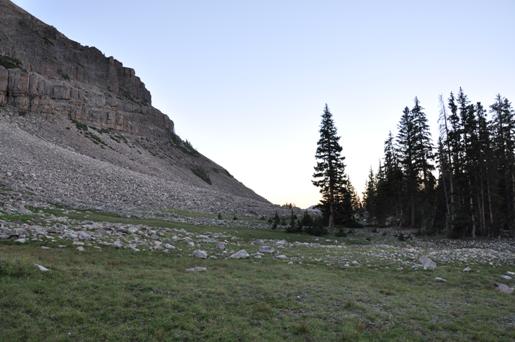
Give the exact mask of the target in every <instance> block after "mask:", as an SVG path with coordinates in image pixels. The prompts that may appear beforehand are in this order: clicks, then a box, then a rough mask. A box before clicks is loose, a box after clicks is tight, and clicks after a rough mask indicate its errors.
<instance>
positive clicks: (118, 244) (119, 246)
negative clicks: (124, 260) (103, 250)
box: [113, 240, 123, 248]
mask: <svg viewBox="0 0 515 342" xmlns="http://www.w3.org/2000/svg"><path fill="white" fill-rule="evenodd" d="M113 247H114V248H122V247H123V243H122V242H121V241H120V240H116V241H115V242H113Z"/></svg>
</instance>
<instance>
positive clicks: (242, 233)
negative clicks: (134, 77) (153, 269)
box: [30, 208, 362, 243]
mask: <svg viewBox="0 0 515 342" xmlns="http://www.w3.org/2000/svg"><path fill="white" fill-rule="evenodd" d="M30 209H31V210H33V211H34V212H36V213H39V214H52V215H55V216H59V217H68V218H70V219H73V220H79V221H96V222H110V223H124V224H142V225H147V226H151V227H160V228H178V229H181V228H182V229H186V230H188V231H191V232H195V233H205V232H217V233H228V234H231V235H233V236H236V237H238V238H240V239H243V240H245V241H252V240H256V239H276V240H281V239H284V240H287V241H302V242H315V241H317V240H316V237H313V236H310V235H306V234H297V233H285V232H284V231H283V230H268V229H267V230H265V229H251V228H248V227H237V226H234V227H233V226H231V227H222V226H207V225H206V226H203V225H193V224H189V223H184V222H174V221H168V220H164V219H155V218H137V217H123V216H120V215H117V214H114V213H107V212H98V211H90V210H67V209H62V208H54V209H36V208H30ZM171 210H173V211H174V212H175V213H180V215H181V216H190V215H192V214H193V213H195V215H199V217H200V215H209V214H205V213H201V212H191V211H187V210H186V211H183V210H177V209H171ZM188 214H189V215H188ZM206 217H207V216H206ZM336 239H342V238H336ZM349 241H350V240H349ZM356 241H359V243H362V241H361V240H359V239H356Z"/></svg>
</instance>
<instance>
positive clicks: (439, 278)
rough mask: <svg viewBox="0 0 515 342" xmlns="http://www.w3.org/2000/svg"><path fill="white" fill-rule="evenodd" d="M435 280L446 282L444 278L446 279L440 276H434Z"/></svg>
mask: <svg viewBox="0 0 515 342" xmlns="http://www.w3.org/2000/svg"><path fill="white" fill-rule="evenodd" d="M435 281H436V282H438V283H446V282H447V280H446V279H444V278H441V277H436V278H435Z"/></svg>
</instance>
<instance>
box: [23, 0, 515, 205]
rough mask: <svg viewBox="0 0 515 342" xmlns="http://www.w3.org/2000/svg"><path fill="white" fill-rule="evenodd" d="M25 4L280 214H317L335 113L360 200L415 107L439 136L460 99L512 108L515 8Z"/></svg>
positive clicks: (152, 1)
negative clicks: (454, 96)
mask: <svg viewBox="0 0 515 342" xmlns="http://www.w3.org/2000/svg"><path fill="white" fill-rule="evenodd" d="M15 2H16V3H17V4H19V5H20V6H22V7H23V8H25V9H26V10H28V11H29V12H31V13H32V14H33V15H35V16H37V17H38V18H40V19H42V20H43V21H45V22H47V23H49V24H51V25H53V26H55V27H56V28H57V29H59V30H60V31H61V32H63V33H64V34H65V35H67V36H68V37H69V38H71V39H74V40H77V41H79V42H80V43H82V44H85V45H94V46H96V47H98V48H99V49H100V50H102V51H103V52H104V53H105V54H106V55H107V56H111V55H113V56H115V57H116V58H117V59H119V60H120V61H122V62H123V63H124V65H126V66H129V67H132V68H134V69H136V72H137V74H138V75H139V76H140V77H141V78H142V79H143V81H144V82H145V83H146V85H147V87H148V88H149V90H150V91H151V92H152V96H153V104H154V106H156V107H157V108H159V109H160V110H162V111H163V112H165V113H167V114H168V115H169V116H170V117H171V118H172V119H173V120H174V122H175V124H176V129H177V132H178V133H179V135H181V136H182V137H184V138H186V139H188V140H190V141H191V142H192V144H193V145H194V146H195V147H196V148H197V149H198V150H199V151H201V152H202V153H203V154H205V155H206V156H208V157H209V158H211V159H213V160H214V161H216V162H218V163H219V164H221V165H223V166H224V167H226V168H227V169H228V170H229V171H230V172H231V173H232V174H234V175H235V176H236V177H237V178H238V179H239V180H241V181H242V182H244V183H245V184H246V185H248V186H249V187H251V188H253V189H254V190H255V191H256V192H258V193H259V194H261V195H263V196H265V197H266V198H268V199H269V200H271V201H273V202H275V203H279V204H282V203H285V202H294V203H296V204H298V205H300V206H308V205H311V204H315V203H316V202H317V201H318V198H319V196H318V190H317V189H316V188H314V187H313V186H312V185H311V175H312V173H313V165H314V152H315V148H316V141H317V137H318V125H319V121H320V115H321V113H322V110H323V106H324V104H325V103H326V102H327V103H328V104H329V108H330V110H331V111H332V112H333V114H334V117H335V121H336V124H337V127H338V130H339V133H340V135H342V139H343V140H342V145H343V148H344V150H343V153H344V155H345V156H346V157H347V160H346V162H347V165H348V167H347V171H348V173H349V174H350V177H351V180H352V181H353V183H354V184H355V186H356V188H357V189H358V190H359V191H360V192H361V191H362V189H363V186H364V183H365V180H366V177H367V173H368V169H369V168H370V166H371V165H372V166H373V167H374V169H375V168H376V166H377V164H378V160H379V158H380V157H381V156H382V149H383V141H384V139H385V138H386V136H387V134H388V131H389V130H396V127H397V122H398V119H399V117H400V114H401V111H402V109H403V108H404V106H406V105H411V104H412V101H413V98H414V97H415V96H418V97H419V98H420V100H421V102H422V105H423V106H424V107H425V108H426V110H427V113H428V117H429V120H430V121H431V123H432V125H433V126H434V127H433V128H434V134H436V120H437V117H438V95H439V94H444V95H445V96H447V95H448V93H449V92H450V91H451V90H456V89H457V88H458V87H459V86H460V85H461V86H462V87H463V88H464V89H465V91H466V93H467V94H469V95H470V96H471V98H472V99H473V100H474V101H483V102H485V103H486V104H490V103H491V102H492V99H493V98H494V96H495V94H496V93H498V92H501V93H502V94H503V95H505V96H507V97H508V98H510V99H511V100H513V101H515V1H509V0H504V1H503V0H490V1H487V0H485V1H452V0H448V1H434V0H432V1H414V0H411V1H320V0H319V1H315V0H312V1H300V0H295V1H286V0H284V1H281V0H274V1H269V0H256V1H245V0H239V1H236V0H235V1H223V0H220V1H213V0H205V1H196V0H188V1H187V0H184V1H157V0H147V1H121V0H118V1H106V0H103V1H100V0H89V1H70V0H45V1H39V0H32V1H31V0H17V1H15Z"/></svg>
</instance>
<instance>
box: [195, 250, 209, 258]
mask: <svg viewBox="0 0 515 342" xmlns="http://www.w3.org/2000/svg"><path fill="white" fill-rule="evenodd" d="M192 255H193V256H194V257H195V258H199V259H207V252H206V251H203V250H201V249H196V250H194V251H193V254H192Z"/></svg>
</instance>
